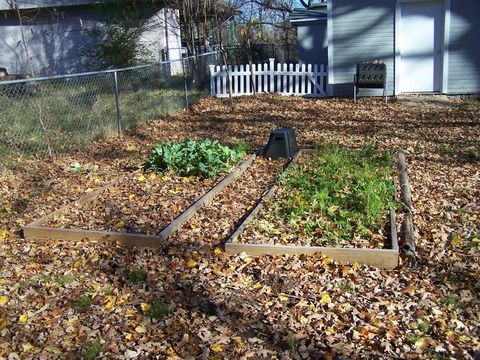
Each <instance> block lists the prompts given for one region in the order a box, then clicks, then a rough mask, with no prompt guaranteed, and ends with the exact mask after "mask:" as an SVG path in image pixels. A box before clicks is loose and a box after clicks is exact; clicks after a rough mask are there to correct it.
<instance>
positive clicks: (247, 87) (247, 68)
mask: <svg viewBox="0 0 480 360" xmlns="http://www.w3.org/2000/svg"><path fill="white" fill-rule="evenodd" d="M245 72H246V73H247V74H248V75H247V76H246V81H245V94H246V95H250V94H251V91H250V84H251V82H252V72H251V70H250V64H247V65H245Z"/></svg>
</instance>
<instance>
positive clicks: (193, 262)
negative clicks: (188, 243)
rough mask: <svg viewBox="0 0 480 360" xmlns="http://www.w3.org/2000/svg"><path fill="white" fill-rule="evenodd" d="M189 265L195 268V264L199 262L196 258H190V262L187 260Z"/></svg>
mask: <svg viewBox="0 0 480 360" xmlns="http://www.w3.org/2000/svg"><path fill="white" fill-rule="evenodd" d="M187 266H188V267H189V268H194V267H195V266H197V262H196V261H195V260H192V259H190V260H188V262H187Z"/></svg>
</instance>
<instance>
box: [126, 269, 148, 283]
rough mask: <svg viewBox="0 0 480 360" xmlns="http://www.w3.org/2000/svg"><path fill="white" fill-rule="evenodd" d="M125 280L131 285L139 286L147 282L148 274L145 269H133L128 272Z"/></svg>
mask: <svg viewBox="0 0 480 360" xmlns="http://www.w3.org/2000/svg"><path fill="white" fill-rule="evenodd" d="M125 278H126V280H127V281H128V282H129V283H130V284H139V283H141V282H145V281H147V272H146V271H145V270H144V269H133V270H130V271H128V272H127V274H126V275H125Z"/></svg>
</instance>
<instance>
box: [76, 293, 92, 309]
mask: <svg viewBox="0 0 480 360" xmlns="http://www.w3.org/2000/svg"><path fill="white" fill-rule="evenodd" d="M92 303H93V300H92V298H91V297H90V296H88V295H82V296H79V297H78V298H77V299H76V300H75V307H76V308H77V309H78V310H80V311H85V310H87V309H88V308H89V307H90V306H92Z"/></svg>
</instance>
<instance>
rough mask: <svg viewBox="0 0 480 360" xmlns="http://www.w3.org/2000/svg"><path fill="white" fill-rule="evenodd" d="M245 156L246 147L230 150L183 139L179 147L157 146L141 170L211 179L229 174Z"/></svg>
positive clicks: (170, 143) (173, 144)
mask: <svg viewBox="0 0 480 360" xmlns="http://www.w3.org/2000/svg"><path fill="white" fill-rule="evenodd" d="M245 152H246V146H245V144H243V143H241V144H239V145H237V147H236V148H233V149H232V148H230V147H228V146H225V145H222V144H220V143H219V142H218V141H215V140H210V139H206V140H201V141H199V140H191V139H186V140H185V141H183V142H182V143H177V142H174V141H167V142H160V143H158V144H157V145H156V146H155V147H154V148H153V150H152V151H151V154H150V158H149V159H148V160H147V161H145V163H144V168H145V169H146V170H151V171H155V172H158V173H164V172H172V173H176V174H179V175H181V176H200V177H202V178H212V177H215V176H216V175H217V174H219V173H221V172H226V171H228V170H230V168H231V167H232V166H233V165H235V164H236V163H238V161H240V160H241V159H242V158H243V156H244V155H245Z"/></svg>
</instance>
